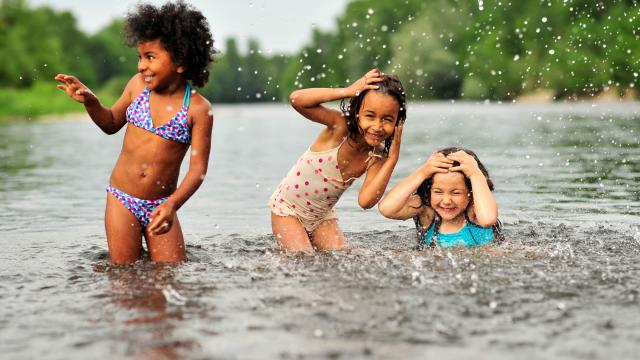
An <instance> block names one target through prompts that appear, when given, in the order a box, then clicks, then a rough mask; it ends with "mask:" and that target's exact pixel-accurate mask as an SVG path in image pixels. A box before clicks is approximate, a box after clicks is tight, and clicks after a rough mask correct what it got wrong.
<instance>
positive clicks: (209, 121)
mask: <svg viewBox="0 0 640 360" xmlns="http://www.w3.org/2000/svg"><path fill="white" fill-rule="evenodd" d="M203 103H204V104H202V105H201V106H198V110H197V112H196V113H195V114H194V115H193V126H192V128H191V134H192V138H191V159H190V160H189V170H187V173H186V175H185V177H184V179H183V180H182V182H181V183H180V185H179V186H178V188H177V189H176V191H174V193H173V194H171V196H169V198H168V199H167V201H165V202H164V203H162V204H161V205H159V206H158V207H156V208H155V210H154V211H153V212H152V213H151V219H152V220H151V223H150V224H149V231H150V232H151V233H152V234H154V235H160V234H164V233H166V232H168V231H169V229H171V225H172V222H173V219H174V218H175V213H176V211H178V209H180V207H182V205H184V203H185V202H186V201H187V200H188V199H189V198H190V197H191V195H193V194H194V193H195V192H196V190H198V188H199V187H200V185H201V184H202V182H203V181H204V178H205V176H206V174H207V169H208V166H209V154H210V151H211V130H212V128H213V112H212V111H211V105H210V104H209V102H208V101H206V100H203ZM165 224H166V225H165Z"/></svg>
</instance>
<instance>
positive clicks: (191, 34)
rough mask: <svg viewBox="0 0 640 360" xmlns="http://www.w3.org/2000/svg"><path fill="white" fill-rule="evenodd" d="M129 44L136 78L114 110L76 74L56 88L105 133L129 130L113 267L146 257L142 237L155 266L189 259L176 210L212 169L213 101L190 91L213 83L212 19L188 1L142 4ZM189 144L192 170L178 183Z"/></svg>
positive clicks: (132, 16) (109, 217)
mask: <svg viewBox="0 0 640 360" xmlns="http://www.w3.org/2000/svg"><path fill="white" fill-rule="evenodd" d="M126 40H127V43H128V44H129V45H130V46H135V47H136V48H137V50H138V73H137V74H136V75H134V76H133V77H132V78H131V80H129V83H128V84H127V85H126V87H125V88H124V91H123V92H122V95H121V96H120V98H119V99H118V100H117V101H116V102H115V104H113V106H112V107H111V108H107V107H104V106H102V104H101V103H100V101H99V100H98V98H97V97H96V96H95V95H94V94H93V92H91V90H89V88H88V87H87V86H85V85H84V84H83V83H81V82H80V80H78V79H77V78H76V77H75V76H71V75H65V74H58V75H57V76H56V77H55V79H56V80H57V81H58V82H60V85H58V88H60V89H62V90H64V91H65V92H66V93H67V95H69V96H70V97H71V98H73V99H74V100H76V101H78V102H80V103H82V104H84V107H85V109H86V111H87V113H88V114H89V116H90V117H91V119H92V120H93V122H94V123H95V124H96V125H97V126H98V127H100V129H101V130H102V131H104V132H105V133H107V134H115V133H117V132H118V131H120V130H121V129H122V128H123V127H126V133H125V135H124V143H123V145H122V151H121V152H120V156H119V158H118V161H117V162H116V164H115V167H114V168H113V172H112V173H111V178H110V181H109V185H108V186H107V205H106V210H105V217H104V221H105V229H106V233H107V242H108V244H109V257H110V258H111V261H112V262H113V263H114V264H130V263H133V262H135V261H136V260H138V259H139V258H140V257H141V254H142V237H143V236H144V238H145V239H146V243H147V249H148V250H149V255H150V256H151V259H152V260H153V261H156V262H166V263H170V262H180V261H183V260H185V257H186V254H185V248H184V238H183V235H182V230H181V228H180V223H179V222H178V215H177V213H176V212H177V210H178V209H179V208H180V207H181V206H182V205H183V204H184V203H185V202H186V201H187V199H189V197H190V196H191V195H193V193H194V192H195V191H196V189H198V187H199V186H200V184H202V181H203V179H204V176H205V174H206V172H207V166H208V161H209V150H210V148H211V129H212V125H213V117H212V112H211V104H209V102H208V101H207V100H206V99H205V98H204V97H202V96H201V95H199V94H198V93H196V91H195V90H191V85H190V84H192V85H194V86H197V87H202V86H204V84H205V83H206V82H207V80H208V79H209V70H208V67H209V64H210V63H211V61H212V60H213V55H214V54H215V49H214V47H213V39H212V37H211V32H210V31H209V26H208V24H207V19H206V18H205V17H204V15H202V13H201V12H200V11H198V10H196V9H194V8H192V7H191V6H190V5H187V4H185V3H183V2H176V3H171V2H169V3H166V4H165V5H163V6H162V7H156V6H153V5H149V4H140V5H138V6H137V7H136V8H135V10H134V11H133V12H131V13H129V14H128V16H127V23H126ZM189 146H191V154H190V155H191V156H190V157H189V158H190V162H189V170H188V171H187V174H186V175H185V177H184V179H183V180H182V182H181V183H180V185H179V186H178V177H179V173H180V164H181V163H182V160H183V158H184V157H185V155H186V153H187V150H188V149H189Z"/></svg>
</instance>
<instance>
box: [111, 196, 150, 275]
mask: <svg viewBox="0 0 640 360" xmlns="http://www.w3.org/2000/svg"><path fill="white" fill-rule="evenodd" d="M104 227H105V230H106V232H107V243H108V244H109V257H110V258H111V262H112V263H114V264H116V265H127V264H131V263H134V262H136V261H137V260H138V259H140V253H141V252H142V226H141V225H140V222H138V219H137V218H136V217H135V216H134V215H133V214H132V213H131V211H129V209H127V208H126V207H124V205H122V203H121V202H120V201H119V200H118V199H116V198H115V197H114V196H113V195H112V194H111V193H107V206H106V209H105V212H104Z"/></svg>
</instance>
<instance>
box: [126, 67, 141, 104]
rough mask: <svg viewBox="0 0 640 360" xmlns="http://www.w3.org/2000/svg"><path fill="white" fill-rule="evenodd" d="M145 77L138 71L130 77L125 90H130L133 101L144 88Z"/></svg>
mask: <svg viewBox="0 0 640 360" xmlns="http://www.w3.org/2000/svg"><path fill="white" fill-rule="evenodd" d="M144 88H145V84H144V79H143V78H142V75H141V74H140V73H137V74H135V75H133V76H132V77H131V79H129V82H128V83H127V87H126V89H125V91H129V96H130V99H131V101H133V100H134V99H135V98H136V97H138V95H140V93H141V92H142V91H143V90H144Z"/></svg>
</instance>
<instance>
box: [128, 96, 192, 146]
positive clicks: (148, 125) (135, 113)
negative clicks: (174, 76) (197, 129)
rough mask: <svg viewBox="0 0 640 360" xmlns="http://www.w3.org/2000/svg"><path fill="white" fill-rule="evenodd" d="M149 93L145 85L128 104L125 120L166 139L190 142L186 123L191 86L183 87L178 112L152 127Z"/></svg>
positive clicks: (189, 133) (189, 132) (184, 142)
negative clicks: (164, 121)
mask: <svg viewBox="0 0 640 360" xmlns="http://www.w3.org/2000/svg"><path fill="white" fill-rule="evenodd" d="M150 94H151V90H150V89H149V88H147V87H145V88H144V91H142V93H140V95H138V97H137V98H136V99H135V101H134V102H133V103H131V105H129V107H128V108H127V121H128V122H130V123H131V124H133V125H134V126H137V127H139V128H141V129H145V130H148V131H151V132H152V133H154V134H156V135H158V136H160V137H163V138H165V139H167V140H172V141H178V142H181V143H183V144H187V145H189V144H191V129H190V128H189V126H188V125H187V110H188V109H189V103H190V102H191V87H190V86H189V84H187V88H186V89H185V92H184V99H183V100H182V107H181V108H180V110H179V111H178V113H177V114H176V115H175V116H174V117H173V118H171V120H169V121H167V122H166V123H164V124H163V125H161V126H158V127H154V126H153V121H152V120H151V110H150V108H149V95H150Z"/></svg>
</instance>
